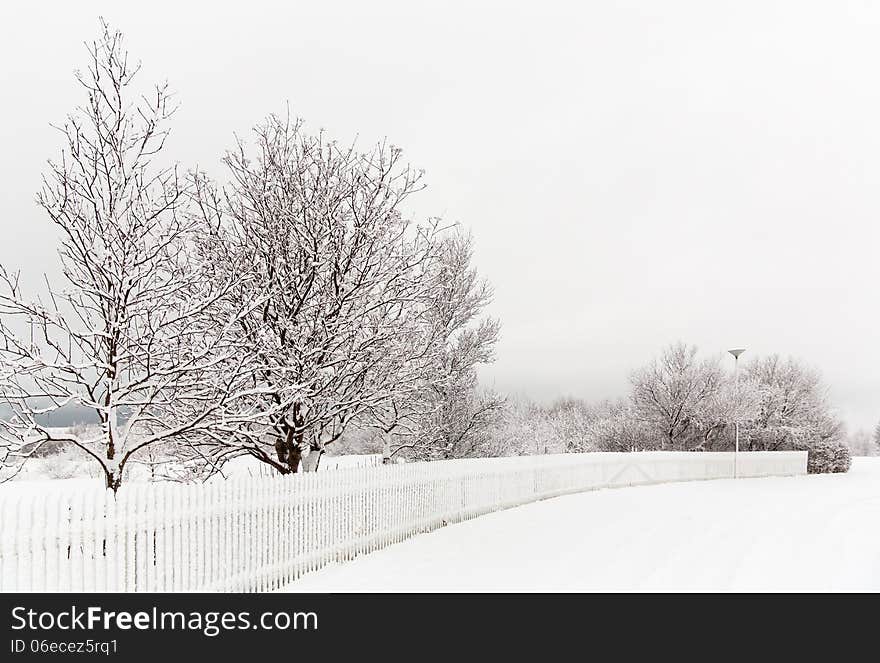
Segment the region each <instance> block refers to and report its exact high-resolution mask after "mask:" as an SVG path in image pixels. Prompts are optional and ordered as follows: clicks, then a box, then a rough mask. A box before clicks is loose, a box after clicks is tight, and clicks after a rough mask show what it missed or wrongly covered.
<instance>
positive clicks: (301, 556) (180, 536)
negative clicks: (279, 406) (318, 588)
mask: <svg viewBox="0 0 880 663" xmlns="http://www.w3.org/2000/svg"><path fill="white" fill-rule="evenodd" d="M806 467H807V454H806V452H751V453H740V454H739V459H738V474H739V476H740V477H758V476H771V475H796V474H805V473H806ZM733 470H734V467H733V454H732V453H674V452H669V453H668V452H640V453H594V454H564V455H552V456H520V457H512V458H486V459H473V460H470V459H469V460H451V461H441V462H434V463H410V464H403V465H388V466H379V467H367V468H363V467H359V468H352V469H339V470H337V471H334V472H318V473H310V474H298V475H292V476H287V477H274V478H247V479H239V480H230V481H226V482H218V483H211V484H205V485H194V486H180V485H174V484H131V485H129V486H125V485H123V487H122V489H120V491H119V495H118V497H117V498H114V497H113V495H112V493H110V492H108V491H105V490H102V489H99V488H95V489H91V488H79V489H77V488H73V489H71V490H69V491H51V492H49V493H47V494H45V495H42V494H33V493H27V494H22V495H20V496H17V495H16V493H15V491H3V492H2V493H0V591H2V592H12V591H126V592H128V591H213V590H217V591H265V590H271V589H275V588H277V587H279V586H281V585H284V584H286V583H289V582H291V581H293V580H295V579H296V578H298V577H299V576H301V575H302V574H303V573H307V572H309V571H312V570H314V569H317V568H320V567H321V566H324V565H325V564H327V563H328V562H330V561H342V560H346V559H349V558H351V557H353V556H355V555H358V554H363V553H367V552H370V551H373V550H376V549H378V548H382V547H385V546H388V545H390V544H392V543H396V542H398V541H401V540H403V539H406V538H408V537H410V536H412V535H414V534H417V533H420V532H427V531H430V530H433V529H436V528H437V527H441V526H443V525H445V524H447V523H454V522H459V521H461V520H466V519H469V518H473V517H475V516H478V515H480V514H484V513H488V512H490V511H496V510H499V509H503V508H507V507H510V506H515V505H518V504H523V503H526V502H533V501H536V500H540V499H545V498H548V497H554V496H557V495H563V494H566V493H575V492H580V491H585V490H591V489H596V488H608V487H619V486H631V485H638V484H648V483H660V482H670V481H688V480H701V479H720V478H729V477H732V476H733Z"/></svg>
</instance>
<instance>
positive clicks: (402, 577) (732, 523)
mask: <svg viewBox="0 0 880 663" xmlns="http://www.w3.org/2000/svg"><path fill="white" fill-rule="evenodd" d="M286 591H297V592H346V591H356V592H359V591H367V592H383V591H388V592H410V591H411V592H418V591H425V592H454V591H463V592H491V591H501V592H503V591H524V592H532V591H535V592H542V591H546V592H565V591H880V458H857V459H854V461H853V467H852V469H851V470H850V472H849V473H848V474H845V475H821V476H816V475H813V476H804V477H790V478H772V479H743V480H739V481H733V480H718V481H702V482H690V483H677V484H665V485H655V486H644V487H637V488H623V489H616V490H598V491H594V492H588V493H581V494H577V495H570V496H566V497H559V498H556V499H552V500H547V501H544V502H538V503H534V504H529V505H525V506H521V507H518V508H515V509H509V510H507V511H501V512H497V513H493V514H489V515H485V516H482V517H480V518H476V519H474V520H471V521H467V522H464V523H460V524H457V525H452V526H449V527H444V528H441V529H439V530H437V531H435V532H432V533H430V534H424V535H421V536H417V537H415V538H413V539H410V540H408V541H404V542H403V543H399V544H397V545H394V546H391V547H389V548H386V549H384V550H380V551H378V552H375V553H372V554H370V555H367V556H364V557H361V558H358V559H356V560H354V561H351V562H348V563H345V564H339V565H334V566H330V567H327V568H324V569H322V570H320V571H317V572H315V573H312V574H310V575H308V576H305V577H304V578H301V579H300V580H299V581H297V582H296V583H293V584H292V585H289V586H288V587H287V588H286Z"/></svg>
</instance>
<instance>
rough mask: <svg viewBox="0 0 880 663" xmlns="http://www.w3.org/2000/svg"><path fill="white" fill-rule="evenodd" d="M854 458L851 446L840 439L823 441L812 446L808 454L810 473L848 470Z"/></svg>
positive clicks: (808, 470)
mask: <svg viewBox="0 0 880 663" xmlns="http://www.w3.org/2000/svg"><path fill="white" fill-rule="evenodd" d="M851 462H852V460H851V458H850V452H849V447H847V446H846V444H844V443H843V442H840V441H823V442H819V443H818V444H816V445H814V446H811V447H810V448H809V449H808V454H807V472H808V473H809V474H828V473H832V472H848V471H849V467H850V464H851Z"/></svg>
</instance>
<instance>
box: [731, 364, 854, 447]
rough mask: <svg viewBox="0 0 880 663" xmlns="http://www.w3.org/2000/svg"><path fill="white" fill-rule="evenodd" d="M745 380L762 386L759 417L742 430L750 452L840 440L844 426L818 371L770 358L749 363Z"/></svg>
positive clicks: (744, 368)
mask: <svg viewBox="0 0 880 663" xmlns="http://www.w3.org/2000/svg"><path fill="white" fill-rule="evenodd" d="M743 376H744V377H745V378H747V379H750V380H752V381H754V382H756V383H757V384H759V385H760V386H761V401H760V405H759V408H758V410H759V411H758V413H757V416H756V417H755V418H754V420H753V421H752V422H750V423H749V424H748V425H746V426H744V427H743V428H742V433H743V435H744V436H745V439H746V440H747V444H748V448H749V449H752V450H768V451H772V450H775V449H797V448H807V447H808V446H810V445H811V444H812V443H816V442H827V441H839V440H841V438H842V436H843V432H844V431H843V425H842V423H841V422H840V421H839V420H838V419H837V417H836V416H835V415H834V412H833V411H832V409H831V406H830V404H829V403H828V398H827V388H826V386H825V385H824V384H823V382H822V378H821V376H820V375H819V373H818V372H817V371H814V370H812V369H810V368H808V367H806V366H804V365H803V364H801V363H799V362H798V361H797V360H795V359H793V358H789V359H787V360H783V359H782V358H781V357H780V356H779V355H771V356H769V357H763V358H758V359H754V360H752V361H751V362H749V363H747V364H746V365H745V366H744V367H743Z"/></svg>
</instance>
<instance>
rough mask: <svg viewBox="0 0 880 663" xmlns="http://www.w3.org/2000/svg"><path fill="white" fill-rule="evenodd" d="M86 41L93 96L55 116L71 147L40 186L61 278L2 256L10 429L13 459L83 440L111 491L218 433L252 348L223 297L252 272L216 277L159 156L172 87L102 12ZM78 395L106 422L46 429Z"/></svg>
mask: <svg viewBox="0 0 880 663" xmlns="http://www.w3.org/2000/svg"><path fill="white" fill-rule="evenodd" d="M87 48H88V52H89V55H90V62H89V66H88V69H87V71H85V72H82V73H77V80H78V81H79V83H80V85H81V86H82V88H83V90H84V91H85V94H86V101H85V103H84V104H83V105H82V106H80V107H79V108H77V110H76V111H75V112H73V113H72V114H71V115H69V116H68V118H67V120H66V122H65V123H64V124H63V125H62V126H60V127H59V130H60V131H61V133H62V135H63V136H64V148H63V150H62V153H61V157H60V160H58V161H54V162H50V163H49V170H48V173H47V174H46V175H45V177H44V184H43V187H42V190H41V192H40V193H39V195H38V202H39V205H40V206H41V207H42V208H43V209H44V210H45V212H46V213H47V215H48V217H49V219H50V220H51V222H52V223H53V224H55V226H56V227H57V229H58V230H59V232H60V249H59V256H60V263H61V271H62V274H63V277H64V280H65V284H64V286H63V287H62V288H56V287H52V286H48V292H47V294H46V295H45V297H43V298H37V299H35V300H30V299H28V298H27V297H26V296H25V295H24V294H23V292H22V289H21V287H20V285H19V278H18V275H17V274H16V273H11V272H9V271H8V270H6V269H5V268H3V269H0V278H2V283H3V285H4V286H5V288H4V289H3V291H2V293H0V343H2V347H0V401H2V403H3V404H4V405H5V408H6V414H5V415H4V416H2V418H0V434H2V439H3V440H4V445H5V446H6V449H7V456H6V461H7V463H8V464H12V463H14V462H19V461H21V460H22V459H23V458H24V457H26V456H27V455H28V454H29V453H32V452H33V451H34V450H35V449H37V448H38V447H39V446H40V445H41V444H45V443H47V442H50V443H53V444H56V445H59V444H60V445H72V446H74V447H77V448H79V449H80V450H81V451H82V452H84V453H85V454H87V455H88V456H89V457H90V458H92V459H94V460H95V461H96V462H97V463H99V464H100V466H101V468H102V470H103V473H104V476H105V480H106V485H107V487H108V488H111V489H112V490H114V491H115V490H117V489H118V488H119V486H120V485H121V483H122V480H123V472H124V468H125V466H126V463H127V462H128V461H129V460H130V459H131V458H132V456H133V455H134V454H135V453H137V452H138V450H140V449H144V448H145V447H147V446H149V445H152V444H156V443H160V442H168V441H171V440H179V439H181V438H183V437H186V436H187V435H191V434H196V433H199V432H203V431H205V430H208V429H209V428H210V427H211V425H212V424H213V422H212V415H213V414H215V413H217V412H218V410H219V409H222V407H223V402H224V399H225V398H226V396H228V393H227V391H226V388H227V386H228V385H227V384H226V383H224V382H221V381H218V379H217V377H218V375H217V373H216V371H215V370H214V369H215V368H216V367H217V365H218V364H221V363H223V362H230V363H235V362H237V361H239V360H238V357H240V356H241V355H240V354H239V352H238V349H237V348H233V347H225V346H223V343H224V342H225V341H224V339H225V329H226V328H227V327H229V326H230V325H232V324H234V323H235V318H236V313H235V312H234V311H231V309H230V308H229V307H228V306H226V305H225V304H223V300H224V298H225V297H226V296H227V294H228V292H229V289H230V287H231V286H232V285H233V284H235V283H237V282H238V281H239V280H240V276H239V275H238V274H235V273H232V272H230V273H228V274H224V275H222V278H207V277H206V276H207V275H206V273H205V272H203V270H202V264H201V261H200V256H199V255H198V254H197V252H196V251H195V250H194V247H195V240H196V238H197V237H198V235H199V234H200V233H201V232H202V231H203V222H202V221H201V220H200V219H198V218H195V217H191V216H190V215H188V214H187V213H186V209H185V207H186V201H187V185H186V184H185V183H184V181H183V178H182V177H181V176H180V175H179V173H178V169H177V167H175V166H163V165H162V158H163V147H164V145H165V141H166V138H167V136H168V129H167V128H166V125H167V121H168V119H169V118H170V116H171V115H172V113H173V111H174V108H173V106H172V104H171V102H170V98H169V93H168V90H167V85H160V86H157V87H155V88H154V89H153V90H152V92H150V93H149V94H146V95H140V94H139V93H138V92H136V89H135V87H134V80H135V77H136V75H137V73H138V70H139V66H138V65H135V64H134V63H133V62H132V61H131V60H130V59H129V56H128V52H127V51H126V49H125V48H124V45H123V38H122V35H121V33H119V32H118V31H114V30H111V29H110V27H109V26H108V25H107V24H106V23H103V22H102V32H101V35H100V38H99V39H98V40H96V41H95V42H93V43H91V44H88V45H87ZM224 375H228V371H226V372H224ZM68 407H79V408H85V409H87V410H88V411H90V412H92V413H93V415H94V419H95V420H96V421H97V422H99V423H100V427H98V428H96V429H95V431H94V433H89V434H76V433H75V431H74V432H69V433H58V432H56V431H55V430H54V429H52V428H50V427H49V425H48V424H49V423H51V416H52V414H53V413H56V412H58V411H59V410H62V409H63V408H68Z"/></svg>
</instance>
